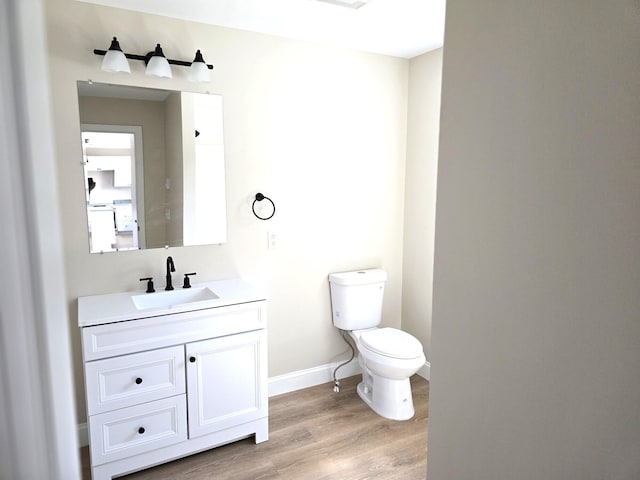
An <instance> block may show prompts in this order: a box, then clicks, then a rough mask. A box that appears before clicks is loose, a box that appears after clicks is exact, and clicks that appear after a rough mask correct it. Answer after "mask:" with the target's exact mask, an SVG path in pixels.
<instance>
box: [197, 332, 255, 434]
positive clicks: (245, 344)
mask: <svg viewBox="0 0 640 480" xmlns="http://www.w3.org/2000/svg"><path fill="white" fill-rule="evenodd" d="M186 369H187V404H188V410H189V420H188V421H189V438H194V437H198V436H201V435H206V434H208V433H212V432H216V431H220V430H223V429H225V428H230V427H233V426H236V425H241V424H242V423H245V422H249V421H252V420H256V419H259V418H262V417H266V416H267V413H268V398H267V340H266V331H265V330H256V331H253V332H247V333H241V334H237V335H229V336H226V337H220V338H214V339H210V340H204V341H201V342H194V343H189V344H187V345H186Z"/></svg>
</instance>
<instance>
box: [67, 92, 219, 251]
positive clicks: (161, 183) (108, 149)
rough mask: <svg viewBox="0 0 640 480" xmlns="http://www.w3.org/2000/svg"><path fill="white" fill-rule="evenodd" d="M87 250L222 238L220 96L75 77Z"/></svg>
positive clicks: (201, 242)
mask: <svg viewBox="0 0 640 480" xmlns="http://www.w3.org/2000/svg"><path fill="white" fill-rule="evenodd" d="M78 104H79V107H80V124H81V133H82V138H81V140H82V155H83V159H82V160H83V165H84V190H85V199H86V207H87V230H88V234H89V251H90V252H91V253H104V252H115V251H121V250H137V249H145V248H164V247H166V246H170V247H176V246H189V245H207V244H220V243H225V242H226V241H227V220H226V195H225V169H224V141H223V129H222V97H221V96H219V95H207V94H198V93H189V92H177V91H171V90H157V89H150V88H142V87H129V86H122V85H109V84H100V83H93V82H82V81H80V82H78Z"/></svg>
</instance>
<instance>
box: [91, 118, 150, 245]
mask: <svg viewBox="0 0 640 480" xmlns="http://www.w3.org/2000/svg"><path fill="white" fill-rule="evenodd" d="M81 130H82V155H83V164H84V180H85V192H86V205H87V220H88V228H89V248H90V252H92V253H101V252H113V251H120V250H138V249H140V248H144V238H145V237H144V220H143V218H144V215H139V212H141V211H142V212H144V204H143V202H144V182H141V181H136V179H141V178H144V177H143V158H142V128H141V127H139V126H123V125H89V124H83V125H82V126H81Z"/></svg>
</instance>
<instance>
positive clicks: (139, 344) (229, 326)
mask: <svg viewBox="0 0 640 480" xmlns="http://www.w3.org/2000/svg"><path fill="white" fill-rule="evenodd" d="M266 327H267V315H266V302H264V301H260V302H250V303H243V304H239V305H231V306H226V307H219V308H209V309H206V310H197V311H193V312H187V313H175V314H172V315H161V316H158V317H150V318H141V319H138V320H129V321H126V322H117V323H109V324H105V325H95V326H92V327H85V328H83V329H82V351H83V355H84V360H85V362H86V361H90V360H97V359H100V358H106V357H114V356H116V355H123V354H127V353H133V352H140V351H143V350H152V349H156V348H161V347H167V346H171V345H178V344H181V343H188V342H193V341H197V340H202V339H203V338H214V337H222V336H225V335H232V334H235V333H242V332H249V331H252V330H259V329H263V328H266Z"/></svg>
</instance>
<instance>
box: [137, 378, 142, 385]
mask: <svg viewBox="0 0 640 480" xmlns="http://www.w3.org/2000/svg"><path fill="white" fill-rule="evenodd" d="M141 383H142V379H141V378H140V377H138V378H136V384H138V385H140V384H141Z"/></svg>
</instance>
